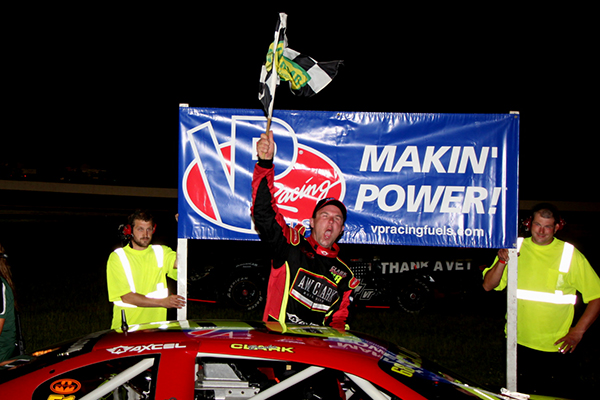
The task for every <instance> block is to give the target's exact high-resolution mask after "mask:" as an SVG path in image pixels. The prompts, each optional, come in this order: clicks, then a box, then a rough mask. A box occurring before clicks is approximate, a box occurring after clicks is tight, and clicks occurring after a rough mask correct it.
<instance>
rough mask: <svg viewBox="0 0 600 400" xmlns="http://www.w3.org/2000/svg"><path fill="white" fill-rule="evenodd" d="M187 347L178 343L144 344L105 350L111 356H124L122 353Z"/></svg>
mask: <svg viewBox="0 0 600 400" xmlns="http://www.w3.org/2000/svg"><path fill="white" fill-rule="evenodd" d="M186 347H187V346H184V345H180V344H179V343H158V344H154V343H153V344H145V345H140V346H117V347H112V348H110V349H106V351H108V352H109V353H112V354H117V355H118V354H124V353H142V352H144V351H156V350H169V349H185V348H186Z"/></svg>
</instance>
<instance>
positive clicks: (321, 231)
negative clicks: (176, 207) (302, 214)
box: [252, 132, 358, 329]
mask: <svg viewBox="0 0 600 400" xmlns="http://www.w3.org/2000/svg"><path fill="white" fill-rule="evenodd" d="M274 146H275V143H274V141H273V132H269V133H268V134H266V133H265V134H262V135H261V139H260V140H259V142H258V143H257V151H258V159H259V161H258V163H257V164H256V166H255V168H254V176H253V179H252V198H253V204H252V216H253V218H254V223H255V226H256V229H257V230H258V232H259V236H260V238H261V240H263V241H264V242H266V243H268V244H269V248H271V249H272V251H273V254H272V261H271V274H270V277H269V286H268V290H267V303H266V306H265V312H264V315H263V320H265V321H273V320H276V321H279V322H280V323H282V324H284V323H286V322H288V323H296V324H301V325H327V326H332V327H334V328H337V329H345V328H346V323H347V321H348V316H349V309H350V304H351V294H352V290H353V289H354V288H356V286H357V285H358V280H357V279H355V278H354V274H353V273H352V271H351V270H350V268H348V266H347V265H346V264H345V263H344V262H342V261H341V260H340V259H339V258H338V257H337V255H338V252H339V247H338V245H337V244H336V242H337V240H339V238H340V237H341V235H342V233H343V230H344V223H345V221H346V207H345V206H344V205H343V204H342V203H341V202H340V201H339V200H336V199H333V198H328V199H322V200H320V201H319V202H318V203H317V205H316V207H315V210H314V212H313V216H312V218H311V219H310V226H311V234H310V236H308V237H306V236H304V231H305V227H304V226H302V225H299V226H297V227H295V228H292V227H290V226H288V225H287V224H286V223H285V221H284V219H283V216H282V215H281V214H280V213H279V210H278V207H277V204H276V202H275V198H274V195H273V193H274V192H275V188H274V185H273V183H274V167H273V154H274Z"/></svg>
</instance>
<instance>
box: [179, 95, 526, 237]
mask: <svg viewBox="0 0 600 400" xmlns="http://www.w3.org/2000/svg"><path fill="white" fill-rule="evenodd" d="M265 129H266V118H265V117H264V114H263V112H262V111H260V110H241V109H207V108H187V107H182V108H180V110H179V134H180V150H179V151H180V154H179V232H178V236H179V238H187V239H228V240H258V235H257V234H256V232H255V230H254V227H253V224H252V218H251V216H250V206H251V202H252V198H251V195H252V188H251V182H252V171H253V169H254V165H255V164H256V161H257V157H256V142H257V141H258V139H259V137H260V134H261V133H262V132H264V130H265ZM271 129H272V130H273V132H274V139H275V143H276V155H275V159H274V163H275V185H276V188H277V194H276V201H277V204H278V206H279V208H280V210H281V212H282V214H283V215H284V217H285V219H286V221H287V222H288V223H289V224H290V225H294V224H298V223H301V224H304V225H306V226H307V227H308V226H309V224H308V220H309V218H310V216H311V214H312V210H313V208H314V205H315V202H316V201H317V200H319V199H321V198H324V197H332V196H333V197H337V198H339V199H341V200H342V201H343V202H344V204H346V207H347V208H348V219H347V221H346V228H345V233H344V236H343V238H342V240H341V241H342V242H345V243H362V244H394V245H413V246H452V247H479V248H513V247H514V246H515V242H516V239H517V220H518V215H517V210H518V159H519V115H516V114H406V113H364V112H316V111H275V112H274V115H273V122H272V124H271Z"/></svg>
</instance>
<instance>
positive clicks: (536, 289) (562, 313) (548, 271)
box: [483, 238, 600, 352]
mask: <svg viewBox="0 0 600 400" xmlns="http://www.w3.org/2000/svg"><path fill="white" fill-rule="evenodd" d="M565 249H567V250H566V251H567V252H569V251H570V250H572V252H573V253H572V256H571V257H570V259H571V262H570V264H569V263H568V262H566V263H565V262H563V263H562V264H563V265H562V267H561V259H562V258H563V252H564V251H565ZM568 255H569V254H565V256H566V257H568ZM567 260H568V258H567ZM496 261H497V260H495V261H494V264H495V263H496ZM494 264H492V266H493V265H494ZM490 269H491V267H489V268H486V269H485V270H484V271H483V275H484V276H485V274H486V273H487V271H489V270H490ZM507 272H508V268H505V269H504V274H503V275H502V279H501V281H500V284H499V285H498V286H497V287H496V288H495V290H503V289H504V288H506V285H507ZM517 279H518V283H517V342H518V343H519V344H521V345H523V346H527V347H530V348H532V349H535V350H540V351H547V352H556V351H558V346H557V345H554V343H555V342H556V341H557V340H558V339H560V338H562V337H563V336H565V335H566V334H567V333H568V331H569V328H570V327H571V324H572V323H573V316H574V311H575V308H574V304H575V299H576V294H577V292H580V293H581V294H582V298H583V301H584V303H588V302H589V301H591V300H594V299H598V298H600V278H599V277H598V275H597V274H596V273H595V271H594V270H593V268H592V267H591V265H590V263H589V262H588V261H587V259H586V258H585V257H584V256H583V254H581V253H580V252H579V251H578V250H577V249H575V248H573V247H572V246H571V245H569V244H567V246H565V242H563V241H562V240H559V239H556V238H555V239H554V240H553V241H552V242H551V243H550V244H548V245H546V246H540V245H537V244H535V243H533V242H532V240H531V238H527V239H525V240H524V241H523V244H522V245H521V249H520V253H519V261H518V278H517Z"/></svg>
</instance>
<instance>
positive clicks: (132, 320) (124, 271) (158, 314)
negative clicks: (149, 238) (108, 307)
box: [106, 246, 177, 329]
mask: <svg viewBox="0 0 600 400" xmlns="http://www.w3.org/2000/svg"><path fill="white" fill-rule="evenodd" d="M157 247H158V249H156V251H155V249H153V246H148V248H147V249H145V250H134V249H132V248H131V247H130V246H125V247H123V248H122V249H117V250H115V251H114V252H112V253H111V254H110V256H109V257H108V263H107V266H106V281H107V286H108V300H109V301H111V302H113V303H114V306H113V319H112V325H111V329H116V328H120V327H121V310H125V315H126V318H127V324H128V325H134V324H142V323H146V322H159V321H165V320H166V318H167V309H166V308H163V307H135V306H133V305H129V304H126V303H123V302H122V300H121V296H123V295H125V294H127V293H129V292H134V293H138V294H141V295H143V296H147V297H153V298H164V297H167V296H166V295H167V294H168V292H167V276H168V277H169V278H172V279H177V269H175V268H174V266H175V258H176V255H177V253H175V252H174V251H173V250H172V249H171V248H169V247H167V246H157ZM118 252H122V253H121V257H123V256H126V257H127V259H126V262H128V263H129V267H130V268H127V266H125V267H124V266H123V264H122V262H121V257H119V254H118ZM159 258H160V259H159ZM128 270H130V271H131V275H129V271H128ZM128 275H129V276H128ZM132 285H133V286H134V287H133V288H132ZM132 289H134V290H132Z"/></svg>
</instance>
